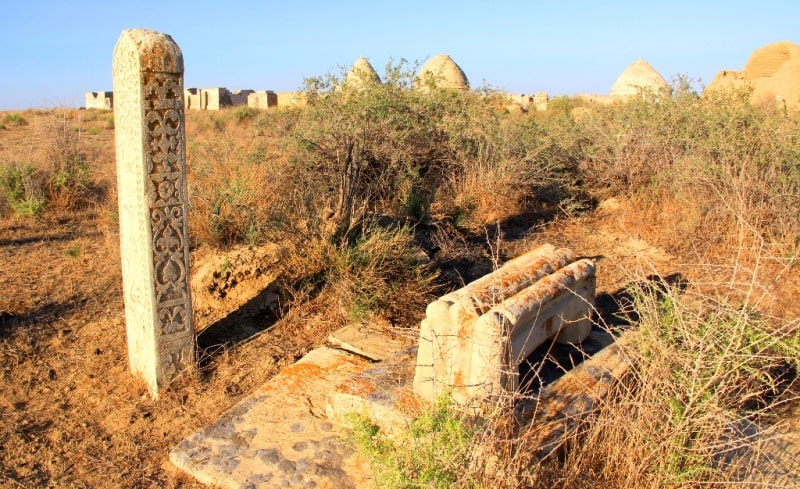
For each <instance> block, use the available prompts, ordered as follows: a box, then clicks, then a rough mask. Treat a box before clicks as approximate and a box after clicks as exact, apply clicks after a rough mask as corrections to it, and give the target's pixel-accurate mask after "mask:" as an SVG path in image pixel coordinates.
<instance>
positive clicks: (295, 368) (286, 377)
mask: <svg viewBox="0 0 800 489" xmlns="http://www.w3.org/2000/svg"><path fill="white" fill-rule="evenodd" d="M323 373H324V370H323V369H322V367H320V366H319V365H316V364H313V363H303V362H300V363H295V364H294V365H290V366H288V367H286V368H285V369H283V372H281V377H282V378H283V384H284V386H286V388H287V389H290V390H291V389H297V388H299V387H301V386H302V385H303V384H304V383H306V382H307V379H309V378H313V377H320V376H322V374H323Z"/></svg>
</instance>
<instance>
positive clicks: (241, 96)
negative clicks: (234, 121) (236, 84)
mask: <svg viewBox="0 0 800 489" xmlns="http://www.w3.org/2000/svg"><path fill="white" fill-rule="evenodd" d="M253 93H255V90H234V91H232V92H231V105H232V106H233V107H238V106H240V105H247V99H248V98H249V97H250V95H252V94H253Z"/></svg>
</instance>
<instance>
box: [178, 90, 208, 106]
mask: <svg viewBox="0 0 800 489" xmlns="http://www.w3.org/2000/svg"><path fill="white" fill-rule="evenodd" d="M201 92H202V91H201V90H200V89H199V88H187V89H185V90H184V91H183V100H184V103H185V104H186V110H190V109H191V110H203V109H205V107H204V106H203V97H202V93H201Z"/></svg>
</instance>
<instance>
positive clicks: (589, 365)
mask: <svg viewBox="0 0 800 489" xmlns="http://www.w3.org/2000/svg"><path fill="white" fill-rule="evenodd" d="M631 334H635V333H627V334H625V335H623V336H622V337H621V338H619V339H617V341H615V342H614V343H611V344H610V345H608V346H606V347H605V348H603V349H602V350H600V351H599V352H597V353H595V354H594V355H593V356H591V357H589V358H588V359H586V360H584V361H583V362H582V363H580V364H578V365H576V366H575V368H573V369H571V370H570V371H568V372H567V373H565V374H564V375H563V376H562V377H560V378H559V379H557V380H555V381H554V382H552V383H551V384H548V385H546V386H544V387H543V388H542V389H541V390H540V391H539V394H538V395H537V396H535V397H532V398H531V399H526V400H524V401H522V402H520V403H519V404H518V406H517V409H516V411H517V421H518V422H519V423H520V424H521V425H522V426H526V427H529V428H530V430H531V433H530V434H529V435H526V436H529V437H533V438H530V440H531V446H537V447H538V449H537V450H536V456H537V458H539V459H541V458H544V457H546V456H548V455H549V454H550V453H552V452H553V451H554V450H557V449H558V448H559V447H560V446H561V442H562V435H563V434H564V433H566V432H567V431H569V430H570V429H572V428H574V427H575V426H577V425H579V424H580V423H583V422H584V421H586V420H587V419H588V418H589V416H590V415H591V414H593V413H594V412H595V410H596V409H598V408H599V407H600V406H601V405H602V403H603V402H605V401H606V399H608V397H609V396H610V395H611V394H612V392H613V390H614V389H615V388H616V387H617V386H619V385H620V383H621V382H624V381H625V379H626V376H627V375H628V373H629V372H630V369H631V366H632V361H631V359H630V358H629V356H628V355H627V354H626V351H625V350H626V348H628V345H630V344H631V340H632V336H630V335H631Z"/></svg>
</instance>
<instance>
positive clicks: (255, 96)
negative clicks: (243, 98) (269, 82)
mask: <svg viewBox="0 0 800 489" xmlns="http://www.w3.org/2000/svg"><path fill="white" fill-rule="evenodd" d="M277 105H278V95H277V94H276V93H275V92H273V91H272V90H256V91H255V92H253V93H251V94H250V95H248V96H247V106H248V107H252V108H254V109H269V108H272V107H276V106H277Z"/></svg>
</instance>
